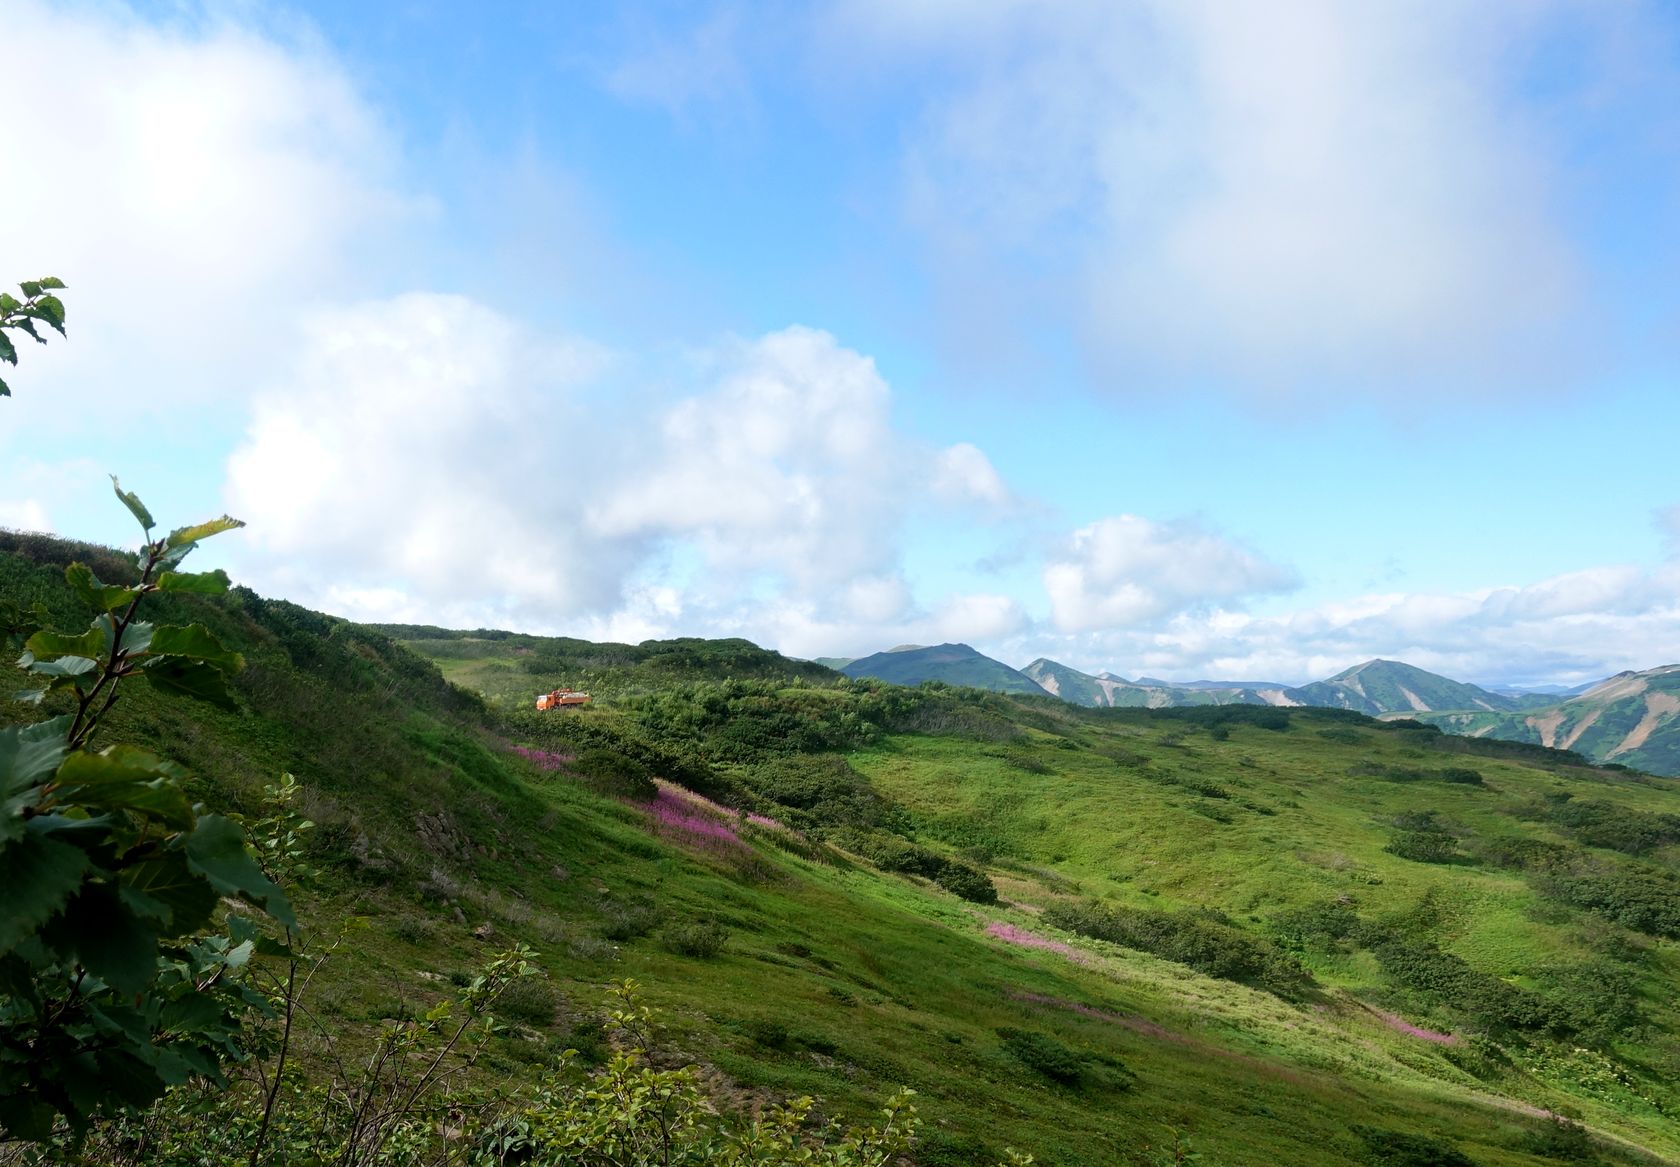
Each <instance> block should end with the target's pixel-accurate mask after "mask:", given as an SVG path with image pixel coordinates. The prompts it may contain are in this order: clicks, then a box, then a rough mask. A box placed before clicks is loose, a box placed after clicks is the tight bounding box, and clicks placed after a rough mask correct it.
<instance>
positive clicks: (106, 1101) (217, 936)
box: [0, 478, 297, 1139]
mask: <svg viewBox="0 0 1680 1167" xmlns="http://www.w3.org/2000/svg"><path fill="white" fill-rule="evenodd" d="M112 488H113V490H115V492H116V495H117V497H118V498H119V499H120V500H121V501H122V503H123V505H124V506H126V507H127V508H128V510H129V511H130V512H131V513H132V514H133V515H134V517H135V518H136V519H137V520H138V521H139V523H140V526H141V528H142V530H143V531H144V533H145V537H144V540H143V542H142V544H141V547H140V550H139V552H138V553H137V554H136V556H135V559H134V566H135V571H136V582H134V583H132V584H109V583H105V582H103V581H102V580H100V579H99V577H98V576H96V575H95V574H94V573H93V570H92V569H91V568H89V567H88V566H87V565H85V564H82V563H73V564H71V565H70V566H69V567H68V568H67V569H66V570H65V577H66V579H67V580H68V581H69V583H70V587H71V588H72V590H73V591H74V592H75V594H76V595H77V596H78V597H79V598H80V599H81V601H82V602H83V603H84V604H85V605H86V606H87V608H89V609H90V610H91V611H92V612H93V613H94V615H93V618H92V620H91V621H90V623H89V624H88V626H87V628H86V629H85V630H84V631H81V632H54V631H49V630H35V631H32V632H30V633H29V634H28V636H27V637H26V638H25V639H24V646H23V647H24V652H23V655H22V657H21V658H19V661H18V664H19V667H20V668H22V669H23V670H24V671H25V672H27V673H29V674H32V675H33V677H34V678H35V680H36V681H37V682H38V684H39V687H38V688H34V689H28V690H25V691H24V692H21V693H19V694H17V695H16V698H15V699H16V700H20V701H24V702H28V703H33V704H36V705H47V706H61V707H64V708H65V709H66V711H65V712H62V713H59V714H58V715H57V716H55V717H50V718H47V719H45V720H42V721H37V722H35V723H34V724H30V725H22V726H14V727H11V728H8V729H5V730H0V887H4V888H5V889H6V898H7V911H6V913H5V915H4V916H3V917H0V1135H3V1136H8V1137H11V1138H22V1139H44V1138H47V1137H48V1136H50V1135H51V1134H52V1133H53V1131H54V1129H55V1128H56V1127H57V1126H58V1124H59V1123H61V1122H62V1123H63V1124H65V1125H67V1126H68V1128H69V1129H70V1130H71V1131H73V1132H74V1131H80V1130H83V1129H85V1128H86V1127H87V1125H88V1124H89V1123H90V1122H91V1121H92V1120H93V1119H95V1118H97V1117H100V1116H105V1115H112V1114H121V1113H124V1112H133V1111H135V1110H137V1109H139V1108H142V1107H145V1106H147V1105H149V1104H150V1103H152V1102H153V1101H155V1100H156V1099H157V1098H158V1097H159V1096H160V1095H162V1094H163V1092H164V1090H165V1089H167V1088H168V1087H170V1086H173V1085H178V1084H180V1083H183V1082H186V1081H187V1080H188V1079H191V1078H195V1077H196V1078H208V1079H211V1080H220V1079H221V1078H222V1075H223V1064H224V1063H225V1062H226V1061H227V1060H229V1059H230V1058H236V1057H238V1056H240V1053H241V1049H240V1039H241V1033H242V1028H243V1024H244V1021H245V1019H246V1017H247V1016H248V1015H249V1014H251V1013H253V1012H261V1011H263V1010H264V1009H266V1008H267V1002H266V1000H265V999H264V997H263V996H262V995H261V994H260V993H257V992H256V991H255V990H253V989H252V988H250V987H249V986H248V985H247V984H246V983H245V981H244V979H243V977H242V975H241V974H242V972H243V970H244V969H245V968H246V966H247V965H248V964H249V963H250V961H251V959H252V957H253V956H254V955H257V954H259V953H262V954H272V955H279V954H283V953H284V952H285V951H286V941H287V940H288V939H290V937H291V935H292V932H293V931H294V930H295V928H296V925H297V921H296V919H295V917H294V916H293V914H292V908H291V905H290V904H289V903H288V902H287V899H286V897H285V895H284V894H283V893H282V892H281V891H280V889H279V887H278V886H276V885H275V884H274V883H273V881H272V880H270V879H269V878H268V876H266V875H265V874H264V873H263V871H262V868H261V867H260V866H259V865H258V863H257V861H256V859H255V858H254V857H253V855H252V853H251V850H250V848H249V846H248V844H247V840H246V837H245V833H244V831H243V830H242V829H241V828H240V826H239V825H238V824H237V823H235V822H234V821H233V820H232V819H229V818H227V817H225V816H223V815H219V814H204V813H200V811H199V809H198V808H197V807H195V806H194V805H193V803H192V801H191V800H190V799H189V798H188V797H187V794H186V792H185V790H184V789H183V788H182V781H183V779H185V778H186V772H185V771H184V770H182V768H181V767H179V766H177V765H175V764H174V763H173V762H170V761H168V760H167V759H164V758H161V757H159V756H157V755H156V754H153V753H151V752H150V751H147V750H144V749H140V748H138V747H136V746H128V745H113V746H107V747H105V748H104V749H99V750H96V749H95V748H94V744H93V743H94V739H95V737H96V735H97V733H98V730H99V727H100V722H101V720H102V719H103V718H104V717H105V715H106V714H107V713H109V712H110V710H111V708H112V706H114V705H115V704H116V702H117V700H118V699H119V697H120V696H121V694H122V692H123V690H124V689H125V688H126V686H127V685H128V684H131V683H133V682H135V681H143V682H145V683H147V684H149V685H151V687H152V688H154V689H157V690H159V691H161V692H164V693H169V694H173V695H179V696H185V697H190V698H195V699H198V700H202V701H208V702H211V703H213V704H217V705H221V706H223V707H233V706H234V703H233V699H232V697H231V696H230V695H229V693H228V690H227V685H226V676H227V674H228V673H230V672H232V671H234V670H235V669H238V668H240V667H241V665H242V663H243V662H242V661H241V659H240V657H239V655H238V654H237V653H233V652H229V651H228V650H227V649H225V648H224V647H223V646H222V645H221V644H220V643H219V642H218V641H217V640H216V638H215V637H214V636H213V635H212V634H211V633H210V631H209V630H208V629H207V628H205V627H204V626H203V625H202V624H191V625H186V626H177V625H154V624H150V623H147V622H146V621H144V620H142V619H140V617H141V615H142V614H143V613H142V608H143V606H144V604H145V601H146V599H147V597H149V596H151V595H153V594H154V593H158V592H173V593H182V594H199V595H213V594H217V593H220V592H223V591H225V590H226V589H227V586H228V579H227V576H226V575H225V574H224V573H222V572H221V571H213V572H205V573H197V574H195V573H189V572H183V571H181V570H180V567H181V561H182V560H183V559H185V558H186V557H187V555H188V554H190V553H191V552H192V550H193V549H194V548H195V547H196V546H197V545H198V544H199V543H200V542H201V541H202V540H204V539H207V538H209V537H210V536H212V535H216V534H220V533H221V532H223V531H228V530H231V529H233V528H235V527H238V526H241V525H242V524H240V523H239V522H238V521H237V520H235V519H230V518H228V517H226V516H223V517H221V518H218V519H212V520H211V521H209V522H207V523H200V524H197V525H196V526H190V527H180V528H177V529H175V530H173V531H171V532H169V534H167V535H162V536H154V534H153V532H154V528H155V527H156V523H155V521H154V520H153V519H152V516H151V514H150V512H148V511H147V510H146V508H145V506H144V505H143V504H142V503H141V502H140V500H139V499H138V498H137V497H136V496H135V495H134V494H133V493H131V492H128V491H124V490H123V489H122V487H121V485H120V484H118V483H117V481H116V479H115V478H113V479H112ZM223 897H229V898H231V899H234V900H235V901H237V902H239V903H241V904H243V905H245V906H246V907H248V908H251V909H255V912H256V915H257V916H266V917H267V918H268V920H269V921H271V922H272V924H273V925H277V926H278V930H279V934H278V938H276V935H275V928H272V927H270V928H267V929H265V928H264V927H263V925H262V924H261V923H260V922H259V919H257V918H255V917H254V916H253V915H247V914H242V913H239V912H234V913H225V912H221V911H220V907H219V906H220V903H221V901H222V899H223Z"/></svg>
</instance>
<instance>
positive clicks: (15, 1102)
mask: <svg viewBox="0 0 1680 1167" xmlns="http://www.w3.org/2000/svg"><path fill="white" fill-rule="evenodd" d="M56 1117H58V1114H57V1112H56V1111H55V1110H54V1109H53V1108H52V1107H51V1106H49V1105H47V1104H46V1103H45V1102H40V1101H37V1100H36V1099H35V1098H34V1097H33V1096H29V1095H11V1096H0V1129H4V1130H5V1131H6V1133H7V1134H9V1135H12V1136H13V1137H14V1138H19V1139H25V1140H29V1141H33V1142H37V1143H44V1142H46V1141H47V1140H48V1139H50V1138H52V1133H53V1119H55V1118H56Z"/></svg>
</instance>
